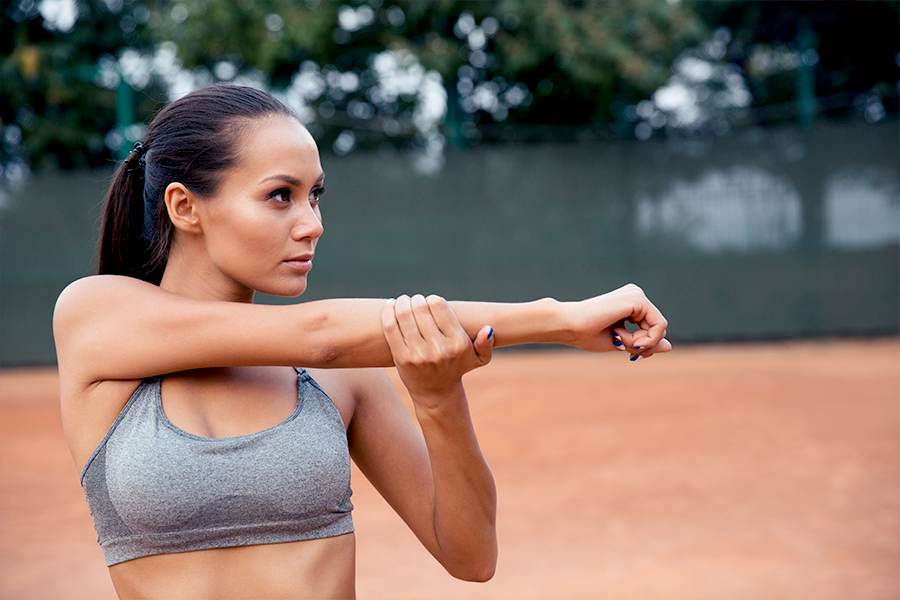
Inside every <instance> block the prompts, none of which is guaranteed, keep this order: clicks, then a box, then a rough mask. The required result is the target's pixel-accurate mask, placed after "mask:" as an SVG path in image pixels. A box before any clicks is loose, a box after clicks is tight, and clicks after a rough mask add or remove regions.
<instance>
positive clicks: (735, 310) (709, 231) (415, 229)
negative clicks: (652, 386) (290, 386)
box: [0, 120, 900, 366]
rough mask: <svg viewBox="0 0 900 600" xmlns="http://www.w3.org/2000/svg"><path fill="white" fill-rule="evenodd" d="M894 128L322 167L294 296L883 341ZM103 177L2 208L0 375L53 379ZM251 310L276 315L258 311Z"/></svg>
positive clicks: (17, 195)
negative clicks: (509, 305)
mask: <svg viewBox="0 0 900 600" xmlns="http://www.w3.org/2000/svg"><path fill="white" fill-rule="evenodd" d="M898 134H900V128H898V123H897V121H896V120H891V121H889V122H887V123H885V122H881V123H879V124H876V125H869V124H865V123H826V122H821V123H819V124H817V125H816V126H815V127H813V128H809V129H797V128H796V127H790V128H787V127H786V128H782V129H778V128H767V129H752V130H743V131H739V132H734V133H732V134H730V135H728V136H723V137H718V138H704V139H695V140H685V139H669V140H650V141H647V142H638V141H621V140H620V141H610V142H596V141H591V142H585V143H568V144H534V145H527V144H502V143H500V144H492V145H482V146H478V147H474V148H470V149H467V150H456V149H449V150H448V151H447V153H446V155H445V156H444V157H443V166H442V167H441V168H440V169H439V170H437V171H433V172H431V174H422V173H421V170H420V169H417V168H416V167H415V165H416V159H415V157H409V156H402V155H399V154H393V155H382V154H378V153H375V154H362V153H355V154H351V155H349V156H344V157H337V156H333V155H328V154H326V155H323V157H322V160H323V166H324V168H325V171H326V173H327V183H328V194H327V195H326V196H325V200H324V201H323V203H322V212H323V215H324V220H325V231H326V233H325V236H324V237H323V238H322V241H321V242H320V244H319V248H318V251H317V256H316V267H315V269H314V270H313V272H312V273H311V275H310V288H309V291H308V292H307V294H306V295H305V296H303V299H318V298H325V297H347V296H378V297H390V296H396V295H398V294H402V293H415V292H423V293H432V292H433V293H438V294H441V295H444V296H446V297H449V298H456V299H484V300H508V301H515V300H529V299H534V298H540V297H543V296H553V297H556V298H559V299H578V298H582V297H586V296H589V295H594V294H597V293H601V292H604V291H608V290H610V289H612V288H615V287H618V286H620V285H622V284H624V283H627V282H635V283H638V284H640V285H641V286H642V287H643V288H644V289H645V290H646V291H647V292H648V294H649V295H650V296H651V297H652V298H653V299H654V300H655V301H656V302H657V304H658V305H659V306H660V308H661V309H662V310H663V312H664V313H665V314H666V316H667V317H668V318H669V321H670V323H671V325H670V329H669V335H670V338H671V339H673V340H674V341H676V342H686V341H687V342H689V341H708V340H743V339H771V338H787V337H809V336H833V335H855V336H860V335H882V334H896V333H897V332H898V330H900V146H898V139H900V136H898ZM109 176H110V173H109V172H104V173H94V172H90V173H84V172H81V173H41V174H37V175H35V176H33V177H32V178H31V179H30V180H29V181H28V182H27V183H26V184H25V185H23V186H21V187H19V188H17V189H13V190H6V192H5V194H4V197H3V205H2V208H0V365H2V366H18V365H33V364H52V363H53V361H54V350H53V340H52V332H51V326H50V321H51V314H52V310H53V303H54V301H55V299H56V296H57V295H58V294H59V292H60V291H61V290H62V288H63V287H65V285H66V284H67V283H69V282H70V281H72V280H74V279H76V278H78V277H81V276H83V275H87V274H89V273H90V272H91V269H92V261H93V248H94V238H95V230H96V225H97V220H98V218H99V214H100V201H101V199H102V196H103V191H104V188H105V186H106V183H107V181H108V179H109ZM263 301H283V300H281V299H272V298H264V299H263Z"/></svg>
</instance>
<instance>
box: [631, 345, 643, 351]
mask: <svg viewBox="0 0 900 600" xmlns="http://www.w3.org/2000/svg"><path fill="white" fill-rule="evenodd" d="M632 348H634V349H635V350H640V349H641V347H640V346H632Z"/></svg>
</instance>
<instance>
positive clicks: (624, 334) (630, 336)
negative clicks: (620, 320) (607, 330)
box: [611, 326, 672, 362]
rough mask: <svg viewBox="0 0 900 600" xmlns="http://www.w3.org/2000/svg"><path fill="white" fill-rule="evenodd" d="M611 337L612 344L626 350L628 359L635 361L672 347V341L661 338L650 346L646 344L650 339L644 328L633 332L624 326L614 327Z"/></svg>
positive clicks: (618, 348)
mask: <svg viewBox="0 0 900 600" xmlns="http://www.w3.org/2000/svg"><path fill="white" fill-rule="evenodd" d="M611 333H612V337H613V346H615V348H616V349H617V350H621V351H624V352H628V353H629V354H630V355H631V356H630V357H629V360H630V361H632V362H637V361H639V360H641V359H643V358H649V357H651V356H653V355H654V354H656V353H658V352H668V351H669V350H671V349H672V343H671V342H669V340H667V339H665V338H662V339H661V340H660V341H659V342H658V343H656V344H653V345H652V346H648V345H646V344H647V343H648V340H650V339H651V337H650V335H649V333H648V332H647V331H646V330H643V329H639V330H638V331H635V332H634V333H631V332H629V331H628V330H627V329H625V327H621V326H620V327H614V328H613V329H612V330H611Z"/></svg>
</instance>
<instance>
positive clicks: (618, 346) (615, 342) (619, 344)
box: [613, 340, 625, 350]
mask: <svg viewBox="0 0 900 600" xmlns="http://www.w3.org/2000/svg"><path fill="white" fill-rule="evenodd" d="M613 346H615V347H616V350H624V349H625V344H623V343H622V342H620V341H618V340H613Z"/></svg>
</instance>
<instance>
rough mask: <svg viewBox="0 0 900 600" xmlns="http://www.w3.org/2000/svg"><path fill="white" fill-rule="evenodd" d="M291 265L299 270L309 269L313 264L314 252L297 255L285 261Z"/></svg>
mask: <svg viewBox="0 0 900 600" xmlns="http://www.w3.org/2000/svg"><path fill="white" fill-rule="evenodd" d="M284 262H285V263H286V264H287V265H288V266H289V267H291V268H293V269H296V270H297V271H303V272H306V271H309V270H310V269H312V266H313V255H312V254H301V255H300V256H295V257H293V258H289V259H287V260H285V261H284Z"/></svg>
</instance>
